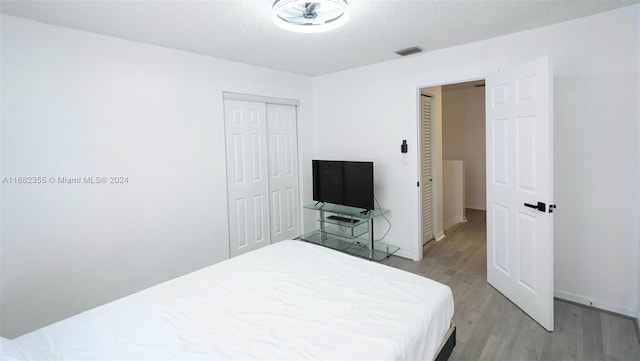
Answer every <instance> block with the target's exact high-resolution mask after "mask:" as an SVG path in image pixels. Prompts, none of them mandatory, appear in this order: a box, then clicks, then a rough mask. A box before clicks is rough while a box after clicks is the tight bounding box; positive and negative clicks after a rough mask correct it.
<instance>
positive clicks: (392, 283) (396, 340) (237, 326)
mask: <svg viewBox="0 0 640 361" xmlns="http://www.w3.org/2000/svg"><path fill="white" fill-rule="evenodd" d="M452 316H453V298H452V294H451V289H450V288H449V287H447V286H445V285H443V284H440V283H438V282H435V281H433V280H430V279H428V278H425V277H420V276H418V275H415V274H411V273H408V272H405V271H401V270H398V269H395V268H392V267H388V266H384V265H380V264H376V263H373V262H370V261H366V260H362V259H358V258H355V257H353V256H349V255H345V254H342V253H339V252H336V251H333V250H330V249H326V248H323V247H320V246H316V245H312V244H308V243H304V242H301V241H283V242H279V243H276V244H274V245H271V246H268V247H264V248H261V249H259V250H256V251H253V252H250V253H248V254H245V255H242V256H239V257H236V258H233V259H230V260H227V261H225V262H222V263H219V264H216V265H213V266H210V267H207V268H204V269H201V270H199V271H196V272H193V273H190V274H188V275H185V276H182V277H179V278H177V279H174V280H171V281H168V282H165V283H162V284H160V285H157V286H154V287H151V288H148V289H146V290H143V291H141V292H138V293H136V294H133V295H130V296H127V297H125V298H122V299H120V300H117V301H114V302H111V303H108V304H106V305H103V306H100V307H97V308H95V309H92V310H90V311H87V312H84V313H81V314H79V315H76V316H73V317H71V318H68V319H66V320H63V321H60V322H58V323H55V324H52V325H50V326H47V327H44V328H41V329H39V330H37V331H34V332H32V333H29V334H26V335H23V336H21V337H18V338H16V339H15V340H13V341H7V340H3V343H2V345H3V348H2V349H3V351H2V352H3V354H4V355H3V356H4V357H5V358H6V359H11V357H10V354H12V353H19V352H22V356H21V357H23V358H24V357H27V358H28V357H29V354H35V355H37V357H38V358H37V359H41V357H42V355H43V354H44V353H48V354H49V355H50V358H49V359H52V360H58V359H60V360H169V359H171V360H175V359H181V360H230V359H243V360H246V359H262V360H267V359H269V360H273V359H280V360H293V359H295V360H299V359H332V360H336V359H358V360H392V359H394V360H397V359H406V360H431V359H433V357H434V356H435V352H436V350H437V348H438V346H439V345H440V343H441V342H442V340H443V337H444V335H445V333H446V332H447V329H448V328H449V323H450V321H451V318H452ZM11 349H14V351H13V352H12V351H10V350H11ZM15 350H18V351H15ZM34 357H35V356H34Z"/></svg>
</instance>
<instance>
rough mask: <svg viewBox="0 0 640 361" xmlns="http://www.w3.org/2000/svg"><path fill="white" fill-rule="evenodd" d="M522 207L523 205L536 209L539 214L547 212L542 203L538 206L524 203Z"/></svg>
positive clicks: (545, 206)
mask: <svg viewBox="0 0 640 361" xmlns="http://www.w3.org/2000/svg"><path fill="white" fill-rule="evenodd" d="M524 205H525V207H529V208H533V209H537V210H539V211H540V212H546V211H547V205H546V204H545V203H542V202H538V204H529V203H525V204H524Z"/></svg>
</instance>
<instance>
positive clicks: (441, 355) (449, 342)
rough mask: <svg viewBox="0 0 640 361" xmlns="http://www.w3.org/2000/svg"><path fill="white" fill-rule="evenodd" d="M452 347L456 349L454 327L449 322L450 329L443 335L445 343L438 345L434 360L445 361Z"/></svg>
mask: <svg viewBox="0 0 640 361" xmlns="http://www.w3.org/2000/svg"><path fill="white" fill-rule="evenodd" d="M454 347H456V325H455V324H454V323H453V321H451V327H449V331H447V334H446V335H445V341H444V342H443V343H442V345H440V349H439V350H438V353H437V354H436V357H435V359H434V360H435V361H447V360H448V359H449V356H451V352H453V348H454Z"/></svg>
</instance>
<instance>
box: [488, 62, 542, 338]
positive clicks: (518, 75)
mask: <svg viewBox="0 0 640 361" xmlns="http://www.w3.org/2000/svg"><path fill="white" fill-rule="evenodd" d="M552 93H553V83H552V71H551V68H550V64H549V58H548V57H544V58H541V59H538V60H536V61H533V62H531V63H527V64H523V65H520V66H517V67H514V68H511V69H506V70H504V71H500V73H497V74H495V75H492V76H490V77H487V79H486V112H487V114H486V121H487V126H486V139H487V206H488V208H487V280H488V282H489V283H490V284H491V285H492V286H494V287H495V288H496V289H497V290H498V291H500V292H501V293H503V294H504V295H505V296H506V297H507V298H509V299H510V300H511V301H512V302H513V303H515V304H516V305H518V307H520V308H521V309H522V310H524V311H525V312H526V313H528V314H529V315H530V316H531V317H532V318H533V319H535V320H536V321H537V322H538V323H540V324H541V325H542V326H543V327H544V328H546V329H547V330H549V331H552V330H553V214H551V212H550V209H549V205H550V204H551V203H553V173H552V168H553V162H552V159H553V149H552V145H553V134H552V129H553V107H552ZM538 202H542V203H544V204H545V208H544V211H543V210H542V207H540V210H538V209H535V208H531V207H532V206H533V207H536V206H537V205H538ZM525 204H527V205H525Z"/></svg>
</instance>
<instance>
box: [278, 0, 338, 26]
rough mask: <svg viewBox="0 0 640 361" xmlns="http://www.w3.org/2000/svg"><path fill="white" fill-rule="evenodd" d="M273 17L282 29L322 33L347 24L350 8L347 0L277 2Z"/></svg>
mask: <svg viewBox="0 0 640 361" xmlns="http://www.w3.org/2000/svg"><path fill="white" fill-rule="evenodd" d="M316 10H317V11H316ZM272 16H273V22H274V23H275V24H276V25H277V26H279V27H280V28H282V29H285V30H289V31H294V32H299V33H320V32H324V31H329V30H333V29H336V28H338V27H340V26H342V25H343V24H344V23H346V22H347V20H348V18H349V6H348V4H347V1H346V0H311V1H309V0H306V1H305V0H276V1H275V2H274V3H273V8H272Z"/></svg>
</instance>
